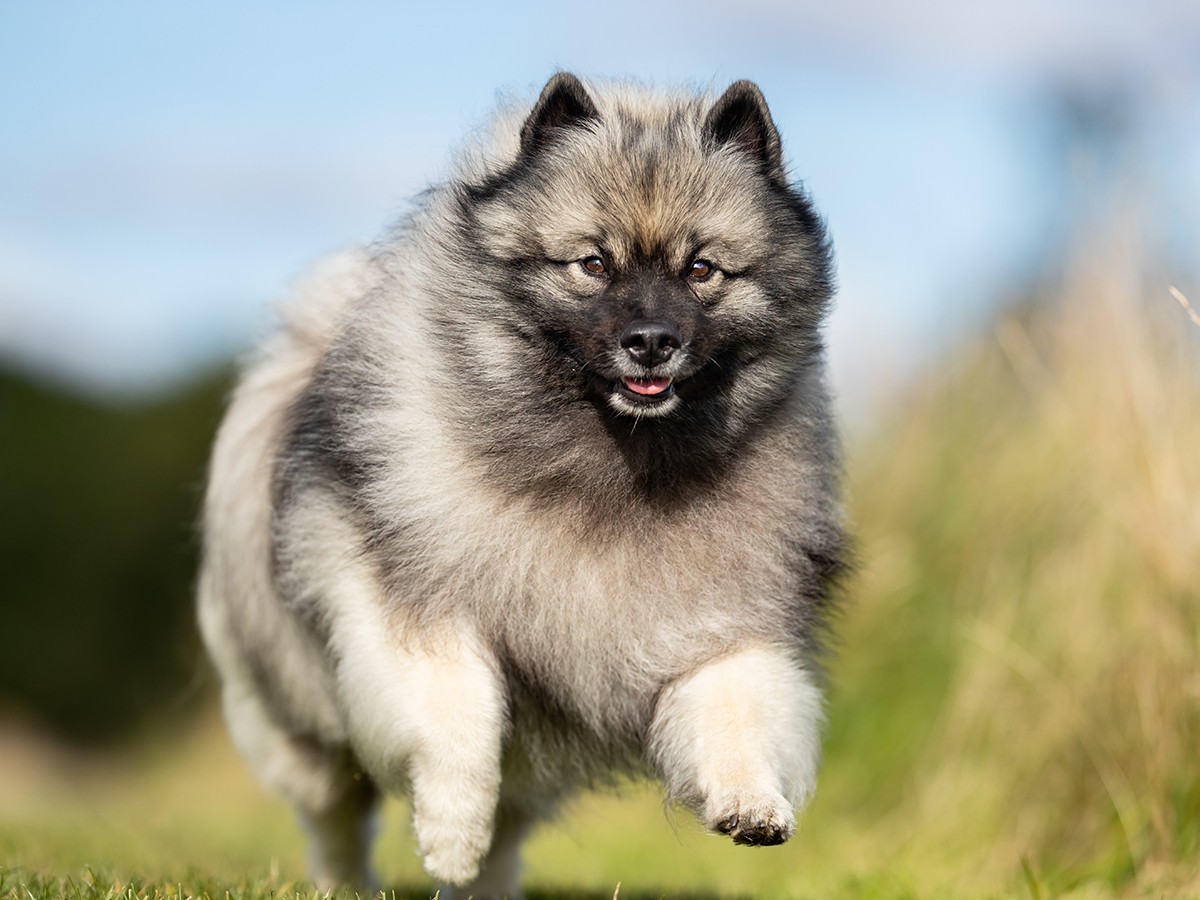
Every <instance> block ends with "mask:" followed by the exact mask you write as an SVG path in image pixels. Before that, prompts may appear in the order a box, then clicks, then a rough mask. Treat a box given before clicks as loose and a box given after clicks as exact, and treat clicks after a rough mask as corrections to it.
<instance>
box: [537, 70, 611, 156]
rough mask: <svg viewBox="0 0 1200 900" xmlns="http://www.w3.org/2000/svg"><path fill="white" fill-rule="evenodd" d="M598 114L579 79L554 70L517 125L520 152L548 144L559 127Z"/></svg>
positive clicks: (595, 116)
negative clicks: (534, 103) (519, 133)
mask: <svg viewBox="0 0 1200 900" xmlns="http://www.w3.org/2000/svg"><path fill="white" fill-rule="evenodd" d="M599 115H600V114H599V112H598V111H597V110H596V104H595V103H593V102H592V98H591V97H590V96H589V95H588V92H587V88H585V87H584V86H583V82H582V81H580V80H579V79H578V78H576V77H575V76H574V75H572V74H571V73H570V72H558V73H557V74H555V75H554V76H553V77H552V78H551V79H550V80H549V81H548V82H546V86H545V87H544V88H542V94H541V96H540V97H538V101H537V104H536V105H535V106H534V107H533V112H531V113H530V114H529V118H528V119H526V120H525V124H524V125H523V126H522V127H521V152H522V153H525V154H534V153H536V152H538V151H539V150H541V149H543V148H544V147H546V146H548V145H549V144H550V143H551V142H552V141H553V140H554V136H555V134H556V133H558V132H560V131H561V130H562V129H564V128H574V127H577V126H579V125H581V124H583V123H584V122H587V121H588V120H591V119H596V118H599Z"/></svg>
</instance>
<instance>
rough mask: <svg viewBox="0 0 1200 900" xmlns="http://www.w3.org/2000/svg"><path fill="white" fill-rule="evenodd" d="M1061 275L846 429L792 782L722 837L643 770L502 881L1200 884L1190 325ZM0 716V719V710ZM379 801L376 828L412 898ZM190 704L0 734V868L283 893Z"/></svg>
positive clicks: (1198, 537) (220, 755) (20, 892)
mask: <svg viewBox="0 0 1200 900" xmlns="http://www.w3.org/2000/svg"><path fill="white" fill-rule="evenodd" d="M1179 313H1180V311H1179V310H1178V308H1177V307H1175V306H1174V305H1173V301H1171V300H1170V299H1169V298H1168V297H1166V295H1165V293H1164V294H1163V297H1162V298H1158V297H1157V296H1154V297H1149V298H1145V297H1140V296H1133V295H1130V294H1128V293H1126V294H1121V293H1116V292H1113V291H1111V290H1109V289H1108V288H1107V286H1106V285H1105V283H1104V282H1103V281H1096V282H1091V283H1087V282H1079V283H1077V284H1076V285H1075V286H1074V287H1073V288H1072V289H1070V290H1069V291H1067V292H1066V294H1065V296H1063V297H1062V298H1060V300H1059V302H1058V303H1057V304H1056V305H1055V306H1053V307H1052V308H1044V309H1042V310H1040V311H1038V312H1036V313H1031V314H1028V315H1022V316H1014V317H1011V318H1008V319H1005V320H1004V321H1002V322H1000V323H999V324H998V325H997V326H996V328H995V330H994V331H993V332H992V333H990V334H988V335H986V336H984V337H983V338H981V339H980V340H979V341H977V342H975V343H973V344H972V345H971V346H969V347H966V348H964V349H963V350H962V352H961V353H960V354H959V355H958V356H957V357H956V358H954V359H952V360H950V361H948V362H947V363H946V365H945V367H944V369H943V370H941V371H940V372H939V373H938V374H936V375H934V376H931V377H930V378H929V379H927V380H926V381H925V382H923V383H922V384H921V385H919V386H918V387H917V388H916V389H915V390H914V391H913V392H912V393H911V394H910V395H909V396H908V398H907V399H906V400H905V401H904V402H903V403H901V404H897V406H896V407H895V409H894V414H893V415H892V416H891V417H890V418H889V419H888V420H886V421H885V422H883V423H881V425H880V428H879V430H878V432H877V433H876V434H874V435H871V436H868V437H867V438H866V439H864V440H862V441H860V442H858V443H856V444H855V445H854V447H853V448H852V449H853V453H852V454H851V462H850V470H849V487H850V494H851V510H852V516H853V519H854V520H855V522H856V529H857V531H858V532H859V542H860V543H859V550H858V555H859V558H860V570H859V573H858V575H857V576H856V578H855V580H854V582H853V583H852V584H851V585H850V586H849V596H850V601H849V603H848V605H847V609H846V612H845V614H844V616H843V618H842V620H841V622H840V627H839V629H838V631H839V635H840V637H839V648H838V655H837V656H836V657H835V660H834V662H833V667H832V673H831V675H832V691H831V699H830V722H831V725H830V733H829V738H828V742H827V748H826V764H825V769H824V772H823V774H822V780H821V785H820V790H819V792H818V797H817V799H816V801H815V803H814V805H813V806H812V808H811V809H810V810H809V811H808V812H807V813H806V814H805V816H804V817H803V820H802V823H801V830H800V833H799V835H798V836H797V837H796V839H795V840H793V841H792V842H790V843H789V844H788V845H786V846H784V847H781V848H763V849H758V848H739V847H734V846H732V845H730V844H729V842H728V841H726V840H724V839H722V838H717V837H713V836H710V835H706V834H703V833H701V832H700V830H699V828H698V826H697V825H696V823H695V822H694V821H693V819H692V818H691V816H690V815H688V814H687V813H684V812H678V811H673V812H670V813H669V814H666V815H664V810H663V808H662V804H661V801H660V799H659V796H658V794H657V792H656V790H655V789H654V788H652V787H648V786H635V787H633V788H632V789H631V790H630V791H628V792H625V793H624V794H622V795H620V796H589V797H585V798H582V799H581V800H580V802H579V803H577V804H576V805H575V806H574V807H573V808H572V809H571V810H569V812H568V813H567V814H566V815H565V816H564V818H563V820H562V822H561V823H558V824H557V825H556V826H553V827H545V828H543V829H541V830H539V831H538V832H537V833H536V834H535V835H534V837H533V839H532V840H531V842H530V844H529V847H528V851H527V854H526V859H527V867H526V875H527V877H526V883H527V884H528V886H529V896H530V897H533V898H540V897H584V898H595V900H600V898H603V900H608V898H610V897H613V896H614V893H615V892H617V886H618V884H619V885H620V890H619V897H620V898H625V900H630V898H635V900H647V898H658V897H672V898H680V897H684V898H686V897H692V898H734V897H801V898H808V897H811V898H839V897H844V898H878V900H884V898H963V897H978V898H993V897H1026V898H1048V897H1060V896H1070V897H1089V898H1090V897H1097V898H1099V897H1122V898H1123V897H1188V896H1200V765H1198V757H1197V750H1198V748H1200V600H1198V596H1197V591H1198V589H1200V449H1198V448H1200V372H1198V366H1197V358H1198V356H1200V353H1198V351H1200V329H1195V327H1194V326H1193V325H1191V323H1190V322H1189V321H1188V319H1187V317H1186V316H1184V315H1182V314H1179ZM0 737H2V736H0ZM406 820H407V812H406V809H405V807H404V806H403V804H401V803H399V802H393V803H391V804H390V805H389V806H387V808H386V810H385V827H384V832H383V835H382V839H381V841H380V843H379V846H378V848H377V853H376V862H377V866H378V869H379V871H380V873H381V875H382V877H383V881H384V883H385V884H386V885H387V888H388V892H389V894H390V893H391V892H394V895H395V897H397V898H408V897H421V898H424V897H428V896H430V891H431V890H432V885H431V884H430V883H429V881H428V879H427V878H426V877H425V876H424V875H423V874H422V871H421V868H420V864H419V860H418V859H417V857H416V855H415V851H414V847H413V842H412V837H411V834H410V832H409V829H408V826H407V821H406ZM303 853H304V851H303V846H302V841H301V836H300V833H299V829H298V828H297V827H296V826H295V824H294V823H293V822H292V820H291V816H290V814H289V813H288V811H287V810H286V809H285V808H284V807H283V806H282V805H281V804H280V803H278V802H276V801H274V800H272V799H271V798H268V797H266V796H264V795H263V794H262V793H261V792H260V791H259V790H258V788H257V787H256V786H255V785H254V784H253V783H252V782H251V781H250V779H249V777H248V775H247V774H246V772H245V770H244V769H243V767H242V766H241V764H240V762H239V761H238V760H237V759H236V758H235V757H234V754H233V752H232V750H231V749H230V747H229V745H228V742H227V741H226V739H225V737H224V735H223V733H222V732H221V730H220V727H219V725H218V723H217V722H216V721H215V718H210V719H208V720H205V721H203V722H198V723H196V724H195V725H194V726H193V727H192V728H190V729H189V730H187V731H186V732H185V733H178V734H170V735H163V736H162V737H161V738H159V739H157V740H155V741H153V742H149V743H147V744H145V745H144V746H142V747H141V748H140V749H138V750H137V751H134V752H129V753H127V754H125V755H123V756H121V757H119V758H116V759H114V760H108V761H105V762H97V761H95V760H89V761H83V762H82V763H81V761H78V760H64V759H59V758H56V757H55V755H54V753H52V752H48V751H47V750H45V749H44V748H38V747H32V746H30V745H28V744H22V742H20V741H15V740H9V741H7V742H6V741H3V740H0V866H6V867H8V868H6V869H5V870H4V871H3V874H2V875H0V898H3V900H10V898H11V900H38V898H42V897H55V898H58V897H63V898H93V897H104V898H117V897H121V898H133V897H137V898H158V897H171V898H177V897H210V898H221V897H225V896H226V895H227V894H228V896H229V897H232V898H243V897H244V898H255V900H257V898H267V897H293V896H300V897H309V896H313V894H314V892H313V889H312V887H311V886H310V885H309V884H307V883H306V882H305V881H304V880H303V878H304V857H303Z"/></svg>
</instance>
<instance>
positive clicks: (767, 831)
mask: <svg viewBox="0 0 1200 900" xmlns="http://www.w3.org/2000/svg"><path fill="white" fill-rule="evenodd" d="M708 822H709V828H711V829H712V830H713V831H719V832H720V833H721V834H727V835H729V837H730V838H732V839H733V842H734V843H735V844H743V845H745V846H748V847H769V846H772V845H774V844H782V843H783V842H784V841H786V840H788V838H790V837H791V836H792V835H793V834H795V833H796V815H795V813H793V812H792V808H791V805H790V804H789V803H788V802H787V801H786V800H785V799H783V797H781V796H778V795H776V796H773V797H772V796H755V797H736V798H733V799H732V800H730V801H729V802H727V803H725V804H722V805H721V812H719V813H717V814H716V815H715V816H709V817H708Z"/></svg>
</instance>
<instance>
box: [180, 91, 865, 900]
mask: <svg viewBox="0 0 1200 900" xmlns="http://www.w3.org/2000/svg"><path fill="white" fill-rule="evenodd" d="M831 269H832V263H831V251H830V245H829V242H828V239H827V237H826V232H825V229H824V226H823V224H822V221H821V219H820V217H819V216H818V215H817V213H816V212H815V211H814V209H813V207H812V205H811V203H810V201H809V199H808V197H807V196H806V194H805V193H804V192H803V191H802V190H801V189H800V188H798V187H797V186H795V185H793V184H791V183H790V182H789V179H788V176H787V174H786V171H785V166H784V161H783V156H782V151H781V147H780V139H779V135H778V133H777V130H776V127H775V125H774V122H773V120H772V118H771V115H770V113H769V111H768V109H767V105H766V102H765V101H764V99H763V96H762V94H761V93H760V91H759V89H758V88H757V87H756V86H755V85H754V84H752V83H750V82H748V81H739V82H737V83H735V84H734V85H732V86H731V87H730V88H729V89H728V90H727V91H725V92H724V93H723V94H722V95H721V96H719V97H716V98H714V97H712V96H705V95H698V94H695V93H689V92H682V91H675V92H666V91H661V90H652V89H648V88H643V87H638V86H634V85H628V84H622V85H615V86H613V85H609V86H604V85H591V84H587V85H585V84H584V83H583V82H582V81H580V80H579V79H578V78H576V77H574V76H572V75H570V74H558V75H555V76H554V77H553V78H552V79H551V80H550V81H549V83H548V84H547V85H546V86H545V88H544V90H543V91H542V93H541V95H540V97H539V98H538V100H537V101H536V103H535V104H534V105H533V107H532V109H530V108H529V107H528V106H526V107H524V108H523V109H520V110H507V111H505V112H502V113H501V114H500V115H499V116H498V117H497V119H496V122H495V124H494V127H493V128H492V130H491V132H490V133H488V134H487V135H486V136H484V137H480V138H479V139H477V140H476V141H475V143H474V144H473V145H471V146H470V147H469V148H468V150H467V151H466V152H465V153H464V154H463V156H462V158H461V159H460V160H459V162H458V163H457V165H456V168H455V169H454V171H453V172H452V174H451V175H450V176H449V178H448V179H447V180H446V181H445V183H444V184H441V185H440V186H438V187H434V188H432V189H431V190H429V191H428V192H427V193H426V194H425V195H424V196H423V197H422V199H421V202H420V205H419V208H418V209H417V210H416V211H415V212H414V213H413V214H412V215H411V216H409V217H408V218H407V219H406V220H405V221H404V222H403V223H402V224H401V225H400V226H399V227H398V228H397V229H396V230H395V231H394V232H393V233H391V234H390V236H388V237H387V238H386V239H384V240H382V241H381V242H380V243H379V244H377V245H375V246H373V247H371V248H369V249H366V250H362V251H359V252H354V253H349V254H346V255H343V256H342V257H340V258H338V259H336V260H334V261H333V262H332V263H330V264H328V265H327V266H326V267H325V269H324V270H323V271H322V272H321V273H320V274H318V275H317V276H316V277H315V278H314V280H313V281H311V282H310V283H309V284H307V286H305V287H303V288H302V289H301V290H299V292H298V293H299V296H298V297H296V298H294V301H293V302H292V304H291V305H290V307H289V310H288V312H287V313H286V322H285V327H284V328H283V329H282V332H281V333H280V334H278V335H277V336H276V337H275V338H274V339H273V341H272V342H271V343H269V344H268V345H267V346H266V347H265V348H264V349H263V351H262V353H261V355H260V356H259V358H258V359H257V361H256V362H255V363H254V364H253V365H251V366H250V367H249V369H248V371H247V372H246V373H245V376H244V378H243V380H242V382H241V384H240V386H239V387H238V388H237V390H236V392H235V393H234V395H233V399H232V403H231V406H230V408H229V411H228V414H227V416H226V418H225V420H224V423H223V424H222V426H221V428H220V432H219V434H218V436H217V440H216V446H215V450H214V453H213V458H212V465H211V477H210V481H209V486H208V493H207V497H206V502H205V511H204V561H203V567H202V571H201V574H200V580H199V616H200V623H201V628H202V632H203V636H204V640H205V642H206V644H207V647H208V649H209V651H210V653H211V656H212V659H213V661H214V663H215V665H216V668H217V669H218V671H219V673H220V676H221V679H222V683H223V702H224V709H225V713H226V716H227V719H228V723H229V728H230V730H231V732H232V735H233V739H234V742H235V744H236V745H237V747H238V748H239V750H240V752H241V753H242V754H243V755H244V756H245V758H246V759H247V761H248V762H249V764H250V766H251V767H252V768H253V770H254V771H255V772H256V773H257V775H258V777H259V778H260V779H261V780H262V781H263V782H265V784H266V785H268V786H269V787H270V788H272V789H274V790H276V791H278V792H279V793H281V794H282V795H283V796H284V797H286V798H287V799H288V800H289V801H290V802H291V803H292V804H294V806H295V808H296V810H297V811H298V813H299V816H300V818H301V819H302V821H303V823H304V825H305V827H306V828H307V831H308V833H309V837H310V842H311V861H312V874H313V876H314V878H315V879H316V881H317V883H318V884H320V885H322V886H333V885H337V884H342V883H349V884H368V883H370V880H371V874H370V871H369V864H368V858H369V849H370V848H369V845H370V840H371V837H372V830H373V829H372V820H373V813H374V810H375V808H376V806H377V803H378V799H379V797H380V795H381V793H385V792H386V793H393V792H396V793H400V792H402V793H405V794H407V795H409V796H410V797H411V802H412V809H413V824H414V829H415V832H416V837H417V842H418V845H419V848H420V852H421V854H422V856H423V858H424V863H425V867H426V869H427V870H428V872H429V873H430V874H431V875H432V876H434V877H435V878H436V879H438V880H439V881H440V882H442V883H445V884H448V885H453V886H458V887H460V888H462V894H463V895H471V896H474V897H477V898H478V897H500V896H505V895H508V896H515V895H516V892H517V890H518V885H517V876H518V868H519V858H518V857H519V845H520V843H521V840H522V838H523V837H524V836H525V835H526V833H527V832H528V831H529V830H530V829H531V827H532V826H533V825H534V824H535V823H537V822H538V821H540V820H543V819H545V818H546V817H548V816H550V815H552V814H553V813H554V811H555V810H556V808H557V807H559V806H560V804H561V803H562V802H563V801H564V800H565V799H566V798H567V797H568V796H569V795H570V794H571V793H572V792H573V791H574V790H576V789H578V788H580V787H581V786H588V785H596V784H605V783H611V781H612V780H613V779H614V778H615V777H617V776H620V775H623V774H634V775H638V774H649V775H652V776H656V777H658V778H660V779H661V780H662V782H663V783H664V784H665V786H666V790H667V796H668V798H669V799H670V800H671V801H672V802H678V803H681V804H684V805H686V806H687V807H690V808H691V809H693V810H695V812H696V813H697V814H698V815H699V817H700V819H701V820H702V822H703V823H704V825H705V826H706V827H707V828H709V829H712V830H714V831H717V832H723V833H724V834H727V835H729V836H730V837H731V838H732V839H733V840H734V841H735V842H737V843H740V844H751V845H766V844H778V843H781V842H783V841H786V840H787V839H788V838H790V837H791V836H792V834H793V832H794V830H795V823H796V819H795V810H796V809H797V808H799V807H802V806H803V805H804V803H805V802H806V801H807V800H808V798H809V797H810V795H811V794H812V792H813V787H814V783H815V779H816V771H817V764H818V757H819V742H820V731H821V726H822V700H821V687H820V677H819V656H820V650H821V643H822V633H823V631H824V623H825V621H826V619H827V618H828V605H829V604H828V597H829V595H830V590H831V583H832V581H833V580H834V578H835V576H836V574H837V573H838V571H839V567H840V560H841V558H842V545H843V536H842V526H841V521H840V512H839V499H838V489H837V482H838V461H837V456H838V454H837V441H836V437H835V433H834V428H833V426H832V416H831V413H830V401H829V398H828V393H827V389H826V385H825V380H826V372H825V363H824V351H823V347H822V335H821V329H822V322H823V319H824V317H825V314H826V312H827V308H828V306H829V304H830V297H831V293H832V271H831Z"/></svg>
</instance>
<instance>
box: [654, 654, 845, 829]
mask: <svg viewBox="0 0 1200 900" xmlns="http://www.w3.org/2000/svg"><path fill="white" fill-rule="evenodd" d="M821 722H822V714H821V693H820V691H819V690H818V688H817V686H816V685H815V683H814V681H813V679H812V677H811V676H810V675H809V673H808V672H807V671H805V669H804V668H803V666H801V665H800V664H799V663H798V662H797V660H796V656H795V654H794V653H792V652H791V651H788V650H786V649H783V648H777V647H772V646H764V645H755V646H750V647H744V648H740V649H738V650H736V651H735V652H733V653H730V654H729V655H726V656H723V657H721V658H719V659H716V660H714V661H712V662H709V663H707V664H705V665H703V666H701V667H700V668H698V669H696V670H695V671H693V672H691V673H689V674H687V675H685V676H683V677H682V678H680V679H679V680H678V681H676V682H675V683H673V684H672V685H670V686H669V687H668V688H667V689H666V690H665V691H664V692H663V695H662V697H661V698H660V700H659V703H658V706H657V709H656V710H655V715H654V720H653V724H652V726H651V741H650V748H649V749H650V756H651V760H652V761H653V762H654V763H655V765H656V766H657V767H658V769H659V771H660V773H661V774H662V777H663V779H664V780H665V781H666V783H667V787H668V789H669V791H670V792H671V795H672V797H674V798H676V799H678V800H680V801H682V802H684V803H686V804H687V805H689V806H691V807H692V808H693V809H695V810H696V811H697V813H699V815H700V816H701V817H702V818H703V820H704V823H705V825H706V826H707V827H708V828H710V829H711V830H713V831H720V832H723V833H725V834H728V835H729V836H730V837H732V838H733V840H734V841H736V842H737V843H739V844H780V843H782V842H784V841H786V840H787V839H788V838H790V837H791V836H792V834H793V833H795V830H796V817H795V812H794V810H795V809H796V808H799V807H802V806H803V805H804V804H805V803H806V802H807V801H808V799H809V797H810V796H811V795H812V792H813V789H814V787H815V785H816V772H817V764H818V762H819V759H820V730H821Z"/></svg>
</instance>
